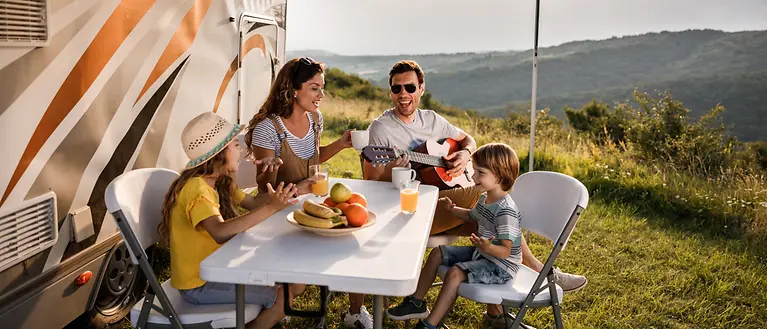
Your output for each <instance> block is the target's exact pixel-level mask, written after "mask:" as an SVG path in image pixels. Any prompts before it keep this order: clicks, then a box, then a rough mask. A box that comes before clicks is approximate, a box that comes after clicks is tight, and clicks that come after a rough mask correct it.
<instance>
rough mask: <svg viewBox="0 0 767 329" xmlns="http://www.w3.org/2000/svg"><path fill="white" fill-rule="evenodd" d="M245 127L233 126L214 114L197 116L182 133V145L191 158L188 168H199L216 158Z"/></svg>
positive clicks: (208, 113)
mask: <svg viewBox="0 0 767 329" xmlns="http://www.w3.org/2000/svg"><path fill="white" fill-rule="evenodd" d="M244 127H245V126H244V125H237V124H232V123H231V122H229V121H227V120H226V119H224V118H222V117H221V116H219V115H218V114H215V113H213V112H205V113H203V114H200V115H198V116H196V117H195V118H194V119H192V120H191V121H189V123H187V124H186V127H184V130H183V131H182V132H181V145H183V147H184V152H186V156H187V157H189V162H188V163H187V164H186V168H187V169H188V168H194V167H197V166H199V165H201V164H203V163H205V161H208V160H210V159H211V158H213V157H214V156H216V154H218V153H219V152H221V151H223V150H224V149H225V148H226V146H227V145H229V143H231V142H232V141H234V140H235V138H236V137H237V134H239V133H240V131H242V129H243V128H244Z"/></svg>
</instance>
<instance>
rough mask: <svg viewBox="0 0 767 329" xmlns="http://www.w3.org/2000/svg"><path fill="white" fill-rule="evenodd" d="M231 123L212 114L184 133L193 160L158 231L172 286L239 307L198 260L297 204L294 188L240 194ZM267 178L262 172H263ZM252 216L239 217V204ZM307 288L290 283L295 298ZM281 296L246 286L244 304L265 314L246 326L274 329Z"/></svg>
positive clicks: (266, 163)
mask: <svg viewBox="0 0 767 329" xmlns="http://www.w3.org/2000/svg"><path fill="white" fill-rule="evenodd" d="M240 131H242V126H239V125H233V124H231V123H230V122H228V121H227V120H225V119H224V118H222V117H220V116H218V115H216V114H215V113H212V112H206V113H203V114H201V115H199V116H197V117H195V118H194V119H192V120H191V121H190V122H189V123H188V124H187V125H186V127H184V130H183V132H182V135H181V141H182V144H183V147H184V151H185V152H186V155H187V156H188V157H189V159H190V161H189V163H188V164H187V166H186V169H184V171H183V172H181V175H180V177H179V178H177V179H176V180H175V181H174V182H173V184H171V186H170V190H169V191H168V193H167V194H166V196H165V201H164V203H163V208H162V223H161V224H160V226H159V233H160V236H161V238H162V241H164V242H165V243H166V244H167V245H169V246H170V255H171V258H170V260H171V262H170V265H171V278H170V282H171V286H173V288H176V289H178V290H179V292H180V293H181V296H182V297H183V298H184V299H185V300H186V301H187V302H189V303H192V304H222V303H235V299H234V298H235V286H234V284H226V283H216V282H206V281H204V280H202V279H201V278H200V262H202V260H204V259H205V258H206V257H208V256H209V255H210V254H211V253H213V252H214V251H215V250H216V249H218V248H219V247H220V245H221V244H223V243H225V242H226V241H228V240H229V239H231V238H232V237H233V236H235V235H236V234H237V233H240V232H243V231H245V230H247V229H249V228H250V227H252V226H254V225H257V224H259V223H261V222H262V221H264V220H265V219H266V218H268V217H269V216H270V215H272V214H274V213H275V212H277V211H279V210H282V209H284V208H285V207H286V206H288V205H290V204H293V203H295V202H296V200H294V199H291V197H292V196H293V195H294V194H295V193H296V187H295V186H294V185H293V184H287V185H285V184H282V183H281V184H279V185H278V186H277V188H276V189H274V188H272V185H271V184H267V190H268V193H263V194H259V195H258V196H256V197H253V196H250V195H247V194H245V193H244V192H242V191H241V190H240V189H239V188H238V187H237V186H236V185H235V183H234V179H233V175H234V173H235V172H236V171H237V169H238V166H239V161H238V160H239V155H240V152H239V149H238V147H237V134H238V133H239V132H240ZM274 160H275V159H261V160H260V161H255V162H256V163H257V164H261V165H262V166H263V169H262V172H263V171H267V170H269V169H274V167H276V166H277V165H278V162H276V161H274ZM262 174H263V173H262ZM236 205H239V206H241V207H243V208H245V209H248V210H249V211H250V212H248V213H247V214H245V215H239V214H238V213H237V211H236V210H235V209H236V208H235V206H236ZM303 289H304V287H303V286H302V285H292V286H291V287H290V290H291V293H292V294H293V295H295V294H300V293H301V292H302V291H303ZM283 298H284V297H283V293H282V292H281V288H278V287H265V286H246V288H245V302H246V303H250V304H260V305H263V306H264V310H263V311H261V313H260V314H259V315H258V317H256V319H255V320H254V321H252V322H251V323H248V328H250V329H255V328H271V327H272V326H273V325H275V324H277V323H278V322H279V321H280V320H281V319H282V318H283V317H284V313H283V307H284V302H283Z"/></svg>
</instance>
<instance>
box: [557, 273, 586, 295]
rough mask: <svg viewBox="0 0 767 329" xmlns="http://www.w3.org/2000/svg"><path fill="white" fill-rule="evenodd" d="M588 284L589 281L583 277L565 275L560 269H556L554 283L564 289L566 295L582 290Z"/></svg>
mask: <svg viewBox="0 0 767 329" xmlns="http://www.w3.org/2000/svg"><path fill="white" fill-rule="evenodd" d="M588 282H589V280H588V279H586V277H585V276H583V275H575V274H570V273H565V272H562V270H560V269H559V268H556V267H555V268H554V283H556V284H557V285H559V286H560V287H562V291H563V292H564V293H570V292H576V291H578V290H581V289H583V287H585V286H586V284H587V283H588Z"/></svg>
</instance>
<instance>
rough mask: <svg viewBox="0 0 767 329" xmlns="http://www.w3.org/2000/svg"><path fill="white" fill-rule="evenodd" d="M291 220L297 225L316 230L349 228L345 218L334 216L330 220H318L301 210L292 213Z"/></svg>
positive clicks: (318, 218)
mask: <svg viewBox="0 0 767 329" xmlns="http://www.w3.org/2000/svg"><path fill="white" fill-rule="evenodd" d="M293 219H295V220H296V222H297V223H299V224H301V225H304V226H309V227H316V228H335V227H339V226H349V222H348V221H347V220H346V217H345V216H335V217H332V218H320V217H315V216H312V215H309V214H307V213H306V212H305V211H303V210H301V209H296V210H294V211H293Z"/></svg>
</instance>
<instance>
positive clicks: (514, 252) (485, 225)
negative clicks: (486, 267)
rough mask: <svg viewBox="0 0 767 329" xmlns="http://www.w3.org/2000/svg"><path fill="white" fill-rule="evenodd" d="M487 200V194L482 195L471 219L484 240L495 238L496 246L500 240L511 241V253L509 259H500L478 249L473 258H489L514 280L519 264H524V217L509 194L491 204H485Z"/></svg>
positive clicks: (471, 213) (471, 212) (472, 212)
mask: <svg viewBox="0 0 767 329" xmlns="http://www.w3.org/2000/svg"><path fill="white" fill-rule="evenodd" d="M486 199H487V194H486V193H485V194H482V195H481V196H480V197H479V201H477V204H476V205H475V206H474V208H472V209H471V211H469V215H470V216H471V218H472V219H473V220H475V221H477V228H478V233H479V234H478V235H479V236H480V237H483V238H490V237H493V236H494V237H495V240H494V241H493V244H496V245H498V244H500V241H499V240H510V241H511V253H510V254H509V257H507V258H498V257H495V256H492V255H489V254H487V253H485V252H483V251H481V250H480V249H479V248H477V250H475V251H474V256H473V258H474V259H478V258H479V257H480V256H482V257H484V258H487V259H489V260H490V261H492V262H493V263H495V264H497V265H498V266H500V267H501V268H503V269H506V272H508V273H509V275H510V276H511V277H512V278H513V277H514V276H515V275H516V273H517V270H518V269H519V264H521V263H522V230H520V228H519V227H520V223H521V221H522V216H520V213H519V210H518V209H517V205H516V204H515V203H514V200H512V199H511V196H510V195H508V194H506V195H505V196H504V197H503V198H501V199H500V200H498V201H496V202H494V203H491V204H485V200H486Z"/></svg>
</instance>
